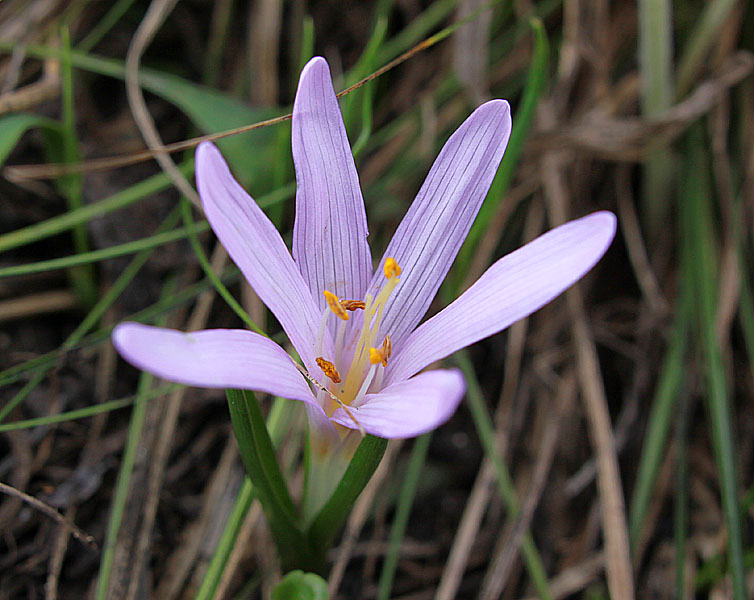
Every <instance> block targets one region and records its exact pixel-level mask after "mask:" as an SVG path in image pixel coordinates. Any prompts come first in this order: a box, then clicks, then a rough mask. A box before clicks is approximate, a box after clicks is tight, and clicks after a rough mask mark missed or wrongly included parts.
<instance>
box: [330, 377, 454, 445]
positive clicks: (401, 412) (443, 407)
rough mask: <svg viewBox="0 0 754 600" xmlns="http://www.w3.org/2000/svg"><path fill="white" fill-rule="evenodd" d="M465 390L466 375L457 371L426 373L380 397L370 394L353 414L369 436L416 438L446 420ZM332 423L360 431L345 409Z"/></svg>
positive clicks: (381, 394) (394, 386)
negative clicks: (464, 378) (464, 376)
mask: <svg viewBox="0 0 754 600" xmlns="http://www.w3.org/2000/svg"><path fill="white" fill-rule="evenodd" d="M465 391H466V384H465V382H464V380H463V375H462V374H461V372H460V371H458V370H457V369H449V370H442V369H441V370H436V371H427V372H426V373H421V374H420V375H417V376H416V377H413V378H412V379H409V380H408V381H401V382H398V383H394V384H393V385H391V386H389V387H387V388H385V389H383V390H382V391H381V392H379V393H377V394H367V395H366V397H365V398H364V401H363V403H362V404H361V406H358V407H351V408H350V411H351V413H352V414H353V416H354V417H355V418H356V420H357V421H358V422H359V423H360V424H361V426H362V427H363V428H364V430H365V431H366V432H367V433H371V434H373V435H376V436H379V437H383V438H389V439H393V438H410V437H416V436H417V435H421V434H423V433H426V432H427V431H431V430H433V429H435V428H436V427H439V426H440V425H442V424H443V423H444V422H445V421H447V420H448V419H449V418H450V417H451V415H452V414H453V413H454V412H455V410H456V408H457V407H458V403H459V402H460V401H461V398H463V395H464V392H465ZM332 420H333V421H335V422H336V423H340V424H341V425H344V426H345V427H349V428H350V429H357V428H358V427H357V425H356V424H355V423H354V421H353V419H351V417H350V416H349V415H348V414H347V413H346V411H345V410H343V409H342V408H338V409H337V410H336V411H335V413H334V414H333V416H332Z"/></svg>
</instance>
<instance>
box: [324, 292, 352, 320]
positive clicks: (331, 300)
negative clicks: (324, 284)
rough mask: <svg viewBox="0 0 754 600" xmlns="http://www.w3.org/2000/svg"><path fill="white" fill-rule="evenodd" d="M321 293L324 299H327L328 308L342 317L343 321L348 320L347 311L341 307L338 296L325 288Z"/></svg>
mask: <svg viewBox="0 0 754 600" xmlns="http://www.w3.org/2000/svg"><path fill="white" fill-rule="evenodd" d="M322 293H323V294H324V295H325V300H327V306H329V307H330V310H331V311H333V312H334V313H335V315H336V316H338V317H339V318H341V319H343V320H344V321H348V319H349V317H348V313H347V312H346V309H345V308H344V307H343V304H342V303H341V301H340V300H338V297H337V296H336V295H335V294H333V293H332V292H328V291H327V290H324V291H323V292H322Z"/></svg>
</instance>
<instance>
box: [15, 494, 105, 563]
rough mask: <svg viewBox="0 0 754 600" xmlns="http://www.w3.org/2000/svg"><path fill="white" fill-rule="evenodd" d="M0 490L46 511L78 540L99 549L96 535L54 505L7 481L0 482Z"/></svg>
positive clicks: (39, 509) (45, 512)
mask: <svg viewBox="0 0 754 600" xmlns="http://www.w3.org/2000/svg"><path fill="white" fill-rule="evenodd" d="M0 492H3V493H4V494H7V495H8V496H12V497H14V498H18V499H19V500H21V501H23V502H26V504H28V505H30V506H32V507H34V508H36V509H37V510H38V511H39V512H41V513H44V514H45V515H47V516H48V517H50V518H51V519H53V520H55V521H57V522H58V523H59V524H60V526H61V527H65V529H66V530H67V531H68V532H69V533H70V534H71V535H72V536H73V537H75V538H76V539H77V540H80V541H82V542H84V543H85V544H88V545H89V546H91V547H92V548H95V549H97V542H95V541H94V537H92V536H91V535H89V534H88V533H86V532H85V531H82V530H81V529H79V528H78V527H76V525H74V524H73V523H72V522H71V521H69V520H68V519H66V518H65V517H64V516H63V515H61V514H60V513H59V512H58V511H56V510H55V509H54V508H53V507H52V506H49V505H47V504H45V503H44V502H42V501H41V500H37V499H36V498H35V497H34V496H30V495H29V494H25V493H24V492H22V491H21V490H17V489H16V488H14V487H13V486H11V485H8V484H7V483H2V482H0Z"/></svg>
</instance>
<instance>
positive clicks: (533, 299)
mask: <svg viewBox="0 0 754 600" xmlns="http://www.w3.org/2000/svg"><path fill="white" fill-rule="evenodd" d="M614 235H615V216H614V215H613V214H612V213H609V212H606V211H603V212H597V213H594V214H591V215H589V216H586V217H583V218H581V219H577V220H575V221H570V222H569V223H566V224H565V225H561V226H560V227H557V228H555V229H553V230H552V231H549V232H547V233H545V234H544V235H541V236H540V237H538V238H537V239H535V240H534V241H532V242H530V243H528V244H526V245H525V246H523V247H522V248H519V249H518V250H516V251H515V252H511V253H510V254H508V255H507V256H504V257H503V258H501V259H500V260H498V261H497V262H496V263H494V264H493V265H492V266H491V267H490V268H489V269H487V271H486V272H485V273H484V274H483V275H482V276H481V277H480V278H479V280H478V281H477V282H476V283H474V285H472V286H471V287H470V288H469V289H468V290H466V292H464V293H463V294H462V295H461V296H460V297H459V298H458V299H457V300H455V301H454V302H453V303H452V304H450V305H449V306H448V307H447V308H445V309H444V310H442V311H440V312H439V313H438V314H436V315H435V316H434V317H432V318H431V319H429V320H427V321H426V322H425V323H422V324H421V325H420V326H419V327H418V328H417V329H416V330H415V331H414V332H413V333H412V334H411V335H410V336H409V337H408V339H407V340H406V342H405V343H404V344H403V345H402V346H401V347H400V348H399V349H398V351H397V352H396V354H395V356H393V358H392V359H391V362H390V364H389V365H388V367H387V370H386V372H385V381H386V383H389V382H393V381H401V380H403V379H406V378H407V377H411V376H412V375H413V374H414V373H417V372H419V371H420V370H421V369H423V368H424V367H426V366H427V365H429V364H431V363H433V362H434V361H436V360H439V359H441V358H444V357H446V356H448V355H450V354H452V353H453V352H455V351H456V350H460V349H461V348H464V347H466V346H468V345H470V344H473V343H474V342H477V341H479V340H481V339H483V338H486V337H487V336H490V335H492V334H494V333H497V332H498V331H502V330H503V329H505V328H506V327H508V326H510V325H512V324H513V323H515V322H516V321H518V320H519V319H523V318H524V317H527V316H529V315H530V314H531V313H533V312H534V311H536V310H538V309H539V308H541V307H542V306H544V305H545V304H547V303H548V302H550V301H551V300H552V299H553V298H555V297H556V296H557V295H559V294H560V293H561V292H563V291H564V290H565V289H567V288H568V287H570V286H571V285H572V284H574V283H575V282H576V281H578V280H579V279H580V278H581V277H582V276H583V275H584V274H585V273H587V271H589V270H590V269H591V268H592V267H593V266H594V265H595V264H596V262H597V261H598V260H599V259H600V258H601V257H602V255H603V254H604V253H605V251H606V250H607V248H608V247H609V246H610V242H612V240H613V236H614Z"/></svg>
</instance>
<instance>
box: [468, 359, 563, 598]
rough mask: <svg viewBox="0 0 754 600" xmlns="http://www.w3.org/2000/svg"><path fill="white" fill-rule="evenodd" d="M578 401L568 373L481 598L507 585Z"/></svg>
mask: <svg viewBox="0 0 754 600" xmlns="http://www.w3.org/2000/svg"><path fill="white" fill-rule="evenodd" d="M575 400H576V377H575V374H574V373H573V372H569V373H568V374H566V376H565V377H564V378H563V381H562V383H561V385H560V386H559V388H558V393H557V396H556V398H555V407H556V410H555V413H554V414H553V415H552V416H551V417H550V419H549V420H548V422H547V425H546V427H545V430H544V432H543V433H542V438H541V440H540V442H539V453H538V456H537V461H536V463H535V465H534V473H533V474H532V478H531V483H530V485H529V491H528V493H527V494H526V496H525V498H524V501H523V502H522V504H521V511H520V512H519V514H518V516H517V517H516V520H515V522H514V523H513V525H512V527H511V528H510V530H509V532H508V535H506V536H505V537H503V538H501V539H500V542H499V544H498V547H497V548H495V552H494V554H493V557H492V560H491V561H490V563H489V566H488V567H487V573H486V574H485V576H484V581H483V583H482V589H481V591H480V593H479V598H480V599H484V600H487V599H492V598H498V597H499V596H500V594H501V593H502V591H503V588H504V587H505V583H506V581H507V580H508V576H509V575H510V572H511V569H512V567H513V564H514V561H515V559H516V557H517V556H518V553H519V551H520V548H521V541H522V539H523V537H524V534H525V533H526V532H527V531H528V529H529V526H530V525H531V520H532V518H533V517H534V511H535V510H536V508H537V505H538V504H539V500H540V498H541V497H542V492H543V491H544V488H545V486H546V484H547V475H548V473H549V472H550V466H551V465H552V461H553V459H554V458H555V450H556V448H557V443H558V436H559V435H560V425H561V423H562V422H563V420H564V418H565V417H566V415H567V413H568V412H569V411H570V409H571V406H572V405H573V404H574V402H575Z"/></svg>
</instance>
